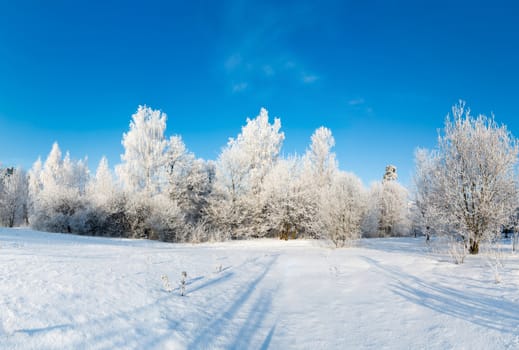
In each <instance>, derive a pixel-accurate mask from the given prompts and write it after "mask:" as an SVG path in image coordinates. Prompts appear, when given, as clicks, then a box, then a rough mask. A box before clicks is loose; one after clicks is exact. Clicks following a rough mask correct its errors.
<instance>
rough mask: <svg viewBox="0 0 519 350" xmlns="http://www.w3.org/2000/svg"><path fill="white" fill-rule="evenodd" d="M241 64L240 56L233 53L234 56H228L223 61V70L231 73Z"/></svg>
mask: <svg viewBox="0 0 519 350" xmlns="http://www.w3.org/2000/svg"><path fill="white" fill-rule="evenodd" d="M241 63H242V57H241V55H240V54H238V53H235V54H233V55H231V56H229V57H228V58H227V59H226V60H225V69H227V71H232V70H234V69H236V68H237V67H238V66H239V65H240V64H241Z"/></svg>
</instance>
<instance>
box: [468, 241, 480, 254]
mask: <svg viewBox="0 0 519 350" xmlns="http://www.w3.org/2000/svg"><path fill="white" fill-rule="evenodd" d="M469 253H470V254H472V255H477V254H478V253H479V241H477V240H475V239H471V240H470V246H469Z"/></svg>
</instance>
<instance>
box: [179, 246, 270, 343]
mask: <svg viewBox="0 0 519 350" xmlns="http://www.w3.org/2000/svg"><path fill="white" fill-rule="evenodd" d="M277 258H278V256H277V255H274V256H273V257H272V259H271V260H270V261H269V262H267V263H266V264H265V265H264V268H263V270H262V271H261V272H260V273H259V274H258V275H257V276H256V277H255V278H254V279H253V280H252V281H250V282H249V283H248V284H247V285H245V286H244V290H243V292H241V294H239V295H238V296H237V298H236V300H235V301H234V303H233V304H232V305H231V306H230V307H229V308H228V309H227V310H225V311H223V313H222V315H221V316H220V317H217V318H216V319H215V320H214V321H213V322H211V323H210V324H209V325H207V326H206V327H204V329H202V330H201V331H200V332H199V335H198V336H197V337H196V338H195V340H194V341H193V342H192V343H191V344H190V345H189V346H188V348H189V349H200V348H211V347H212V345H214V342H215V340H217V338H218V336H219V335H221V334H223V333H224V332H225V331H226V330H227V329H228V326H229V325H230V323H231V322H232V320H233V318H234V317H235V316H236V314H237V313H238V312H239V311H240V309H241V308H242V307H243V306H244V304H245V303H246V302H247V301H248V300H249V299H250V297H251V295H252V293H253V292H254V291H255V290H256V288H257V287H258V285H259V284H260V283H261V281H262V280H263V279H264V277H265V276H266V275H267V273H268V272H269V271H270V269H271V267H272V266H273V265H274V263H275V262H276V260H277ZM274 293H275V290H269V291H268V292H263V293H262V294H261V295H260V297H259V298H258V300H257V301H256V302H255V304H254V305H253V306H252V309H251V310H250V312H249V314H248V317H247V320H246V321H245V324H243V325H242V327H241V329H240V330H239V331H238V333H237V335H236V337H235V340H234V342H233V343H232V344H231V345H230V346H227V347H226V348H230V349H247V348H248V347H249V346H248V345H249V343H250V341H251V340H252V338H253V336H254V335H255V331H256V330H257V329H258V327H259V326H260V325H261V323H262V322H263V320H264V318H265V316H266V315H267V314H268V311H269V310H270V306H271V304H272V298H273V294H274ZM269 342H270V341H269Z"/></svg>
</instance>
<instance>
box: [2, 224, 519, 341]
mask: <svg viewBox="0 0 519 350" xmlns="http://www.w3.org/2000/svg"><path fill="white" fill-rule="evenodd" d="M322 244H323V243H322V242H316V241H288V242H285V241H277V240H259V241H240V242H236V241H235V242H227V243H215V244H200V245H191V244H168V243H160V242H152V241H144V240H124V239H108V238H92V237H81V236H73V235H61V234H49V233H41V232H35V231H31V230H28V229H0V344H2V346H1V347H2V348H3V349H184V348H185V349H360V348H362V349H365V348H367V349H460V348H466V349H517V348H519V258H518V256H517V255H508V256H507V258H506V259H505V268H504V270H503V271H502V273H501V275H502V278H503V281H502V283H500V284H495V283H494V277H493V274H492V271H491V270H490V269H489V268H488V266H487V262H486V258H485V257H484V256H483V255H480V256H475V257H474V256H470V257H467V259H466V263H465V264H463V265H454V264H452V263H451V262H450V261H448V258H447V257H442V256H440V255H437V254H432V253H430V252H429V251H428V249H427V248H426V246H425V245H424V242H423V240H422V239H412V238H393V239H372V240H362V241H361V242H360V243H359V247H355V248H346V249H331V248H327V247H323V246H322ZM182 271H186V272H187V278H188V279H187V288H186V289H187V295H186V296H184V297H182V296H180V295H179V290H178V286H179V284H178V282H179V280H180V278H181V272H182ZM164 274H166V275H167V276H168V278H169V281H170V283H171V286H172V288H173V289H174V290H173V292H171V293H168V292H167V291H165V289H164V286H163V282H162V280H161V276H162V275H164Z"/></svg>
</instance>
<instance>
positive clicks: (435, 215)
mask: <svg viewBox="0 0 519 350" xmlns="http://www.w3.org/2000/svg"><path fill="white" fill-rule="evenodd" d="M438 161H439V159H438V154H437V153H436V152H430V151H428V150H425V149H417V150H416V152H415V169H416V170H415V174H414V177H413V182H414V191H413V199H414V201H413V204H414V206H413V222H414V226H415V227H414V229H415V230H417V231H419V232H421V233H423V234H424V235H425V237H426V240H427V241H429V239H430V237H431V235H432V234H433V232H434V228H435V227H436V228H439V227H440V223H442V222H443V216H442V215H441V213H440V212H438V211H437V210H436V208H435V206H434V203H435V202H436V201H437V200H438V198H437V196H438V195H439V193H438V191H436V190H435V188H434V181H435V178H436V176H437V162H438Z"/></svg>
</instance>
